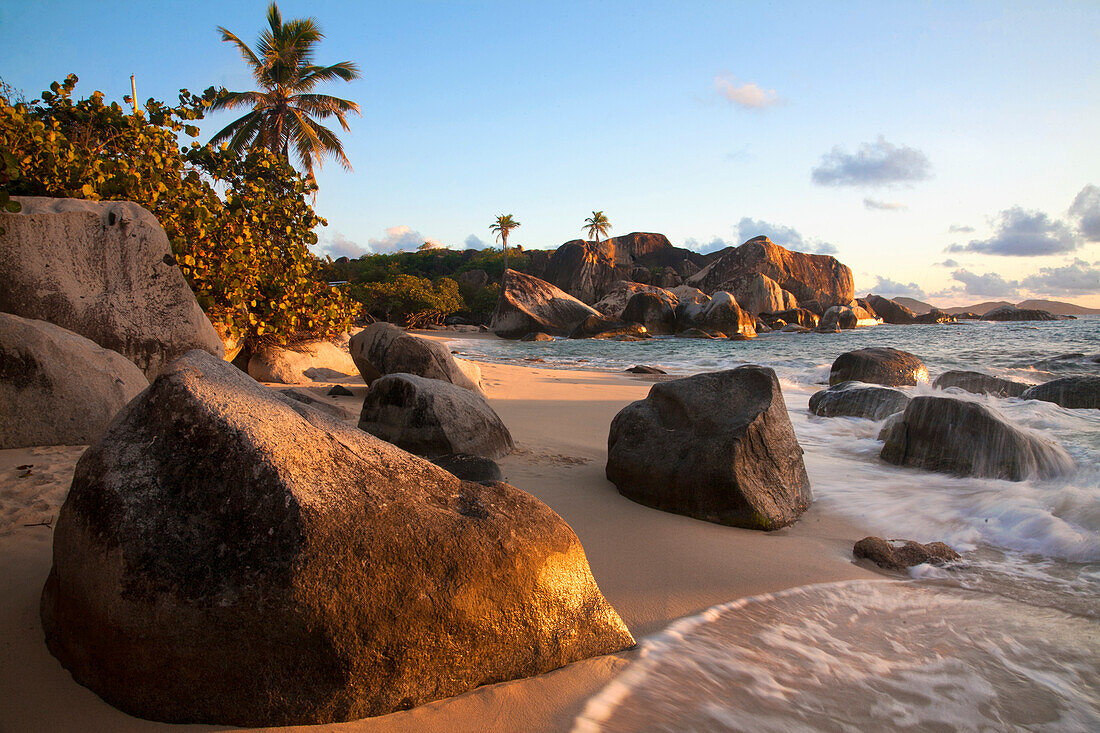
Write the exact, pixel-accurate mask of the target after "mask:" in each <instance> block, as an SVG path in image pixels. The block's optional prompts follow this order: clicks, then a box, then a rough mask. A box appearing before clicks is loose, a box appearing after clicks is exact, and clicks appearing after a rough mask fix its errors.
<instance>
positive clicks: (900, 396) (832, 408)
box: [810, 382, 910, 420]
mask: <svg viewBox="0 0 1100 733" xmlns="http://www.w3.org/2000/svg"><path fill="white" fill-rule="evenodd" d="M909 399H910V398H909V395H907V394H905V393H904V392H899V391H898V390H896V389H889V388H887V387H865V386H860V385H859V383H858V382H841V383H840V384H837V385H835V386H833V387H830V388H829V389H823V390H821V391H820V392H815V393H814V394H813V395H812V396H811V397H810V412H812V413H813V414H815V415H818V416H820V417H864V418H867V419H868V420H884V419H886V418H887V417H889V416H890V415H893V414H894V413H895V412H900V411H902V410H904V409H905V407H906V405H908V404H909Z"/></svg>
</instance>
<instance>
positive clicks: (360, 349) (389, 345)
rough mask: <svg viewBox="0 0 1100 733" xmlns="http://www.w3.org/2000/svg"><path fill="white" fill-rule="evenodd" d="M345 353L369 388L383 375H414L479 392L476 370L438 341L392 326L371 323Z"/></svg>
mask: <svg viewBox="0 0 1100 733" xmlns="http://www.w3.org/2000/svg"><path fill="white" fill-rule="evenodd" d="M348 350H349V352H350V355H351V359H352V362H353V363H354V365H355V367H356V368H357V369H358V370H359V373H360V374H361V375H362V376H363V381H365V382H366V383H367V384H371V383H372V382H374V380H376V379H378V378H379V377H381V376H383V375H385V374H398V373H401V374H415V375H417V376H420V377H426V378H428V379H439V380H442V381H444V382H450V383H451V384H455V385H458V386H459V387H462V388H463V389H469V390H473V391H475V392H479V391H481V387H480V371H481V370H480V369H477V371H476V372H474V369H470V368H469V367H470V366H472V367H474V368H475V369H476V367H477V365H470V364H469V362H467V363H466V364H463V363H461V362H460V360H458V359H455V358H454V357H453V356H452V355H451V352H450V351H449V350H448V349H447V347H446V346H444V345H443V344H442V343H440V342H439V341H430V340H428V339H422V338H418V337H416V336H413V335H412V334H410V333H408V332H407V331H405V330H404V329H403V328H398V327H397V326H395V325H393V324H392V323H386V322H385V321H379V322H378V323H372V324H370V325H369V326H367V327H366V328H364V329H363V330H362V331H360V332H359V333H357V334H355V335H354V336H352V337H351V341H350V342H349V343H348Z"/></svg>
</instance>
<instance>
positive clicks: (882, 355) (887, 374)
mask: <svg viewBox="0 0 1100 733" xmlns="http://www.w3.org/2000/svg"><path fill="white" fill-rule="evenodd" d="M927 381H928V368H927V367H926V366H925V365H924V362H923V361H921V360H920V359H919V358H918V357H916V356H914V355H913V354H910V353H909V352H908V351H901V350H900V349H892V348H881V347H870V348H866V349H857V350H855V351H846V352H844V353H843V354H841V355H840V356H838V357H837V358H836V361H834V362H833V367H832V369H831V370H830V371H829V384H830V385H834V384H840V383H841V382H868V383H870V384H884V385H886V386H887V387H901V386H907V385H910V386H911V385H915V384H918V383H920V382H927Z"/></svg>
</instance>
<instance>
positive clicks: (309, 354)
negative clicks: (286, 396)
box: [248, 339, 359, 384]
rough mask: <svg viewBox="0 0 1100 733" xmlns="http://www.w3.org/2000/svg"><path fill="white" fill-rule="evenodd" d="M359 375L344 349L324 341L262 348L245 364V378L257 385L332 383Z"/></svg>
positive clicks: (253, 353) (254, 352)
mask: <svg viewBox="0 0 1100 733" xmlns="http://www.w3.org/2000/svg"><path fill="white" fill-rule="evenodd" d="M349 343H350V342H349ZM358 371H359V370H358V369H357V368H356V365H355V362H354V361H353V360H352V358H351V354H350V353H348V350H347V349H342V348H340V347H339V346H337V345H336V344H334V343H333V342H331V341H326V340H323V339H322V340H315V341H302V342H299V343H296V344H292V345H290V346H265V347H261V348H259V349H257V350H256V351H253V352H252V356H251V358H249V360H248V376H250V377H252V378H253V379H255V380H256V381H257V382H278V383H280V384H302V383H305V382H331V381H333V380H337V379H344V378H346V377H349V376H355V375H356V374H357V373H358Z"/></svg>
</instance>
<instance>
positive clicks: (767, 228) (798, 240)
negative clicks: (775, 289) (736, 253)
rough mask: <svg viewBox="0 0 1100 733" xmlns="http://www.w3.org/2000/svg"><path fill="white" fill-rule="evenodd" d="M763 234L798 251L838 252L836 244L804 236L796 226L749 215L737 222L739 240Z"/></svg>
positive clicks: (822, 253) (827, 253)
mask: <svg viewBox="0 0 1100 733" xmlns="http://www.w3.org/2000/svg"><path fill="white" fill-rule="evenodd" d="M761 234H763V235H764V236H765V237H767V238H768V239H770V240H772V241H773V242H775V243H776V244H778V245H781V246H783V247H786V248H787V249H791V250H794V251H796V252H810V253H813V254H821V255H832V254H836V253H837V248H836V246H835V245H833V244H830V243H829V242H822V241H821V240H820V239H816V238H812V237H803V236H802V234H801V233H800V232H799V231H798V230H797V229H795V228H794V227H789V226H784V225H783V224H772V223H770V222H766V221H761V220H759V219H751V218H749V217H747V216H746V217H742V219H741V221H739V222H737V239H738V241H740V242H747V241H748V240H750V239H752V238H753V237H757V236H760V235H761Z"/></svg>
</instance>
